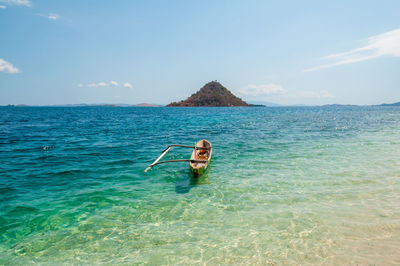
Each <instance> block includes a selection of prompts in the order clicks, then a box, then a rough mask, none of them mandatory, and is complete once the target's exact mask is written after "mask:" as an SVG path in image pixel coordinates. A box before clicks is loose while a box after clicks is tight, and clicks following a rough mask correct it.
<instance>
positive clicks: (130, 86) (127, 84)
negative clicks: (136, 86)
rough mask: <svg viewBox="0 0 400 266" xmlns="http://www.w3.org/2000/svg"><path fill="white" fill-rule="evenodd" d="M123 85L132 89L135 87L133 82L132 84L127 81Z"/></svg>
mask: <svg viewBox="0 0 400 266" xmlns="http://www.w3.org/2000/svg"><path fill="white" fill-rule="evenodd" d="M122 86H123V87H125V88H130V89H132V88H133V86H132V84H130V83H129V82H125V83H124V84H123V85H122Z"/></svg>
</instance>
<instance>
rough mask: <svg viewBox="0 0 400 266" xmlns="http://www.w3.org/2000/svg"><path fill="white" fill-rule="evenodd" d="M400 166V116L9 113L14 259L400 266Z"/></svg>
mask: <svg viewBox="0 0 400 266" xmlns="http://www.w3.org/2000/svg"><path fill="white" fill-rule="evenodd" d="M202 138H206V139H208V140H210V141H211V142H212V144H213V160H212V163H211V167H210V169H209V171H208V172H207V174H206V175H204V176H203V177H201V178H199V179H193V178H192V177H191V175H190V172H189V167H188V165H187V164H186V163H176V164H168V165H160V166H158V167H155V168H154V169H152V170H151V171H149V172H147V173H143V170H144V169H145V167H146V166H147V165H148V164H149V163H151V162H152V161H153V160H154V159H155V158H156V157H157V156H158V155H159V154H160V152H161V151H162V150H163V149H164V148H165V147H166V146H167V145H168V144H171V143H180V144H188V145H191V144H194V143H195V142H196V141H198V140H199V139H202ZM42 147H47V148H44V149H43V148H42ZM189 156H190V150H187V149H179V148H175V149H174V150H172V152H170V153H169V154H168V156H166V159H178V158H188V157H189ZM399 158H400V108H391V107H298V108H295V107H291V108H283V107H282V108H281V107H279V108H105V107H104V108H101V107H84V108H58V107H57V108H56V107H54V108H45V107H43V108H28V107H26V108H25V107H21V108H13V107H3V108H0V161H1V165H0V264H26V263H41V264H52V263H54V262H57V263H67V264H70V263H74V264H80V263H83V264H94V263H104V264H124V263H125V264H185V265H187V264H203V263H206V264H210V265H212V264H260V265H265V264H268V263H270V264H275V265H280V264H375V265H388V264H399V263H400V252H399V251H398V248H399V247H400V160H399Z"/></svg>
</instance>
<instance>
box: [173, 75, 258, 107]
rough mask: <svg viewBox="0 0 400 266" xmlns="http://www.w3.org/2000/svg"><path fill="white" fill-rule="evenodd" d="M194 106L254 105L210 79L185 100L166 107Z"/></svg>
mask: <svg viewBox="0 0 400 266" xmlns="http://www.w3.org/2000/svg"><path fill="white" fill-rule="evenodd" d="M185 106H186V107H196V106H254V105H250V104H248V103H246V102H245V101H243V100H242V99H240V98H239V97H236V96H235V95H233V93H232V92H230V91H229V90H228V89H227V88H225V87H224V86H222V85H221V83H219V82H217V81H211V82H209V83H207V84H206V85H204V86H203V87H202V88H201V89H200V90H199V91H197V92H196V93H194V94H192V96H190V97H189V98H187V99H186V100H183V101H180V102H173V103H170V104H168V105H167V107H185Z"/></svg>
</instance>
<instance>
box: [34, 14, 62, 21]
mask: <svg viewBox="0 0 400 266" xmlns="http://www.w3.org/2000/svg"><path fill="white" fill-rule="evenodd" d="M37 15H38V16H41V17H44V18H48V19H50V20H57V19H59V18H60V15H59V14H55V13H51V14H48V15H44V14H37Z"/></svg>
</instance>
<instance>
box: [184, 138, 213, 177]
mask: <svg viewBox="0 0 400 266" xmlns="http://www.w3.org/2000/svg"><path fill="white" fill-rule="evenodd" d="M211 155H212V146H211V143H210V142H209V141H207V140H205V139H202V140H200V141H199V142H197V143H196V148H194V149H193V152H192V156H191V157H190V160H201V161H205V162H201V163H196V162H189V165H190V171H191V172H192V173H193V176H194V177H198V176H200V175H202V174H204V172H205V171H206V170H207V168H208V165H209V164H210V161H211Z"/></svg>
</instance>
